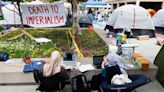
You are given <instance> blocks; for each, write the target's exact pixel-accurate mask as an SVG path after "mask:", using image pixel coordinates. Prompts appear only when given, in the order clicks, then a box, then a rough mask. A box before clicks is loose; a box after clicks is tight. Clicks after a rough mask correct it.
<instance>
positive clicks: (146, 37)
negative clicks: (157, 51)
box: [137, 35, 149, 40]
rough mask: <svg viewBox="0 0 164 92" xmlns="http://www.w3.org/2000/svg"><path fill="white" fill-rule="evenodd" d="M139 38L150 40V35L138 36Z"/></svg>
mask: <svg viewBox="0 0 164 92" xmlns="http://www.w3.org/2000/svg"><path fill="white" fill-rule="evenodd" d="M137 39H138V40H149V35H142V36H137Z"/></svg>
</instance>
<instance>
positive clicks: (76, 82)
mask: <svg viewBox="0 0 164 92" xmlns="http://www.w3.org/2000/svg"><path fill="white" fill-rule="evenodd" d="M71 86H72V92H90V87H89V84H88V81H87V79H86V77H85V75H83V74H79V75H77V76H75V77H73V78H72V79H71Z"/></svg>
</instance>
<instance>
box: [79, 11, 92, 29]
mask: <svg viewBox="0 0 164 92" xmlns="http://www.w3.org/2000/svg"><path fill="white" fill-rule="evenodd" d="M93 20H94V17H93V15H92V14H82V15H80V16H79V19H78V21H79V25H80V27H88V26H89V25H92V21H93Z"/></svg>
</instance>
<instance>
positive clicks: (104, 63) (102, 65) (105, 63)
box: [101, 56, 108, 68]
mask: <svg viewBox="0 0 164 92" xmlns="http://www.w3.org/2000/svg"><path fill="white" fill-rule="evenodd" d="M107 64H108V58H107V56H104V58H103V62H102V64H101V67H102V68H104V67H105V65H107Z"/></svg>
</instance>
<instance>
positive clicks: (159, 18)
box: [153, 9, 164, 35]
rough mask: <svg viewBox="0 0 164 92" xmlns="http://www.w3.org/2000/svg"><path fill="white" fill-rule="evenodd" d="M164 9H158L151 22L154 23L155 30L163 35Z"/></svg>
mask: <svg viewBox="0 0 164 92" xmlns="http://www.w3.org/2000/svg"><path fill="white" fill-rule="evenodd" d="M163 16H164V9H161V10H158V12H157V13H156V14H155V15H154V16H153V22H154V25H155V31H156V32H158V33H160V34H163V35H164V18H163Z"/></svg>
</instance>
